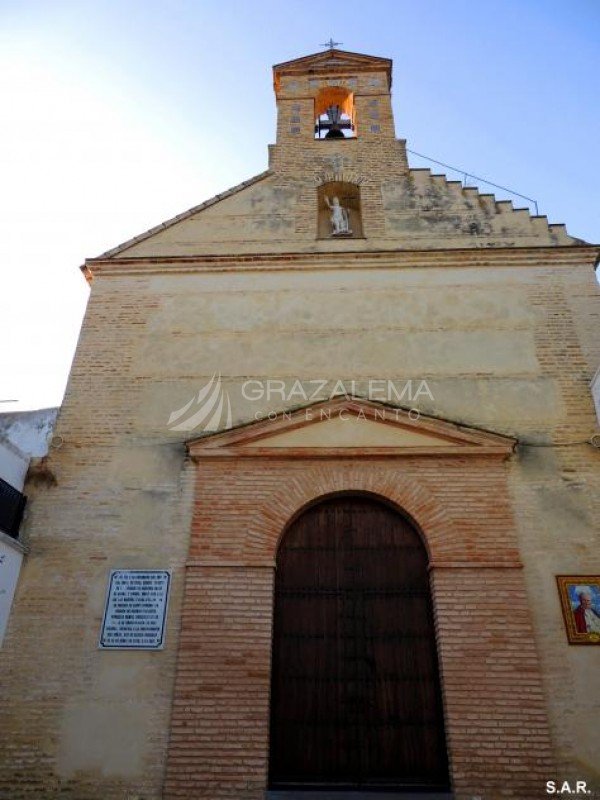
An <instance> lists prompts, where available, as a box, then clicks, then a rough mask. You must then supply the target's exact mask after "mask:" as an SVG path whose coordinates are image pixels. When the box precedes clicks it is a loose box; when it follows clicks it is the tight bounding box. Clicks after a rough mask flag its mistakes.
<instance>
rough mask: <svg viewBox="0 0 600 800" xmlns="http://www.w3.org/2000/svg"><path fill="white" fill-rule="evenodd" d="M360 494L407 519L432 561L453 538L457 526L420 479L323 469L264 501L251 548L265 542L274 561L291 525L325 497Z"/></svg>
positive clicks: (250, 533)
mask: <svg viewBox="0 0 600 800" xmlns="http://www.w3.org/2000/svg"><path fill="white" fill-rule="evenodd" d="M350 492H357V493H363V494H369V495H372V496H374V497H377V498H379V499H381V500H382V501H384V502H387V503H388V504H390V505H392V506H393V507H395V508H396V509H397V510H398V511H399V512H400V513H402V514H404V515H406V516H408V517H409V518H410V520H411V522H412V523H413V524H414V525H415V527H416V529H417V530H418V531H419V533H420V535H421V537H422V539H423V543H424V545H425V547H426V549H427V555H428V557H429V560H430V561H432V560H434V559H435V558H436V555H437V548H438V544H441V543H442V542H443V541H447V540H448V537H452V534H453V531H454V524H453V520H452V519H451V517H449V515H448V513H447V512H445V511H444V510H443V509H442V507H441V505H440V504H439V503H438V501H437V499H436V497H435V496H434V495H433V494H432V493H431V492H430V491H427V490H426V489H424V488H423V487H422V486H421V485H420V484H419V483H418V482H417V481H416V480H414V479H411V478H406V477H401V478H394V479H393V480H392V479H391V478H390V476H389V474H385V475H384V474H377V473H375V472H373V471H371V470H368V469H365V470H360V469H357V468H354V469H350V470H340V469H339V467H337V468H334V467H332V466H327V465H322V466H318V467H315V468H313V469H312V470H310V471H307V472H304V473H302V474H300V475H296V476H294V478H293V480H290V482H288V483H286V485H285V486H282V487H281V488H279V489H277V490H276V491H275V492H274V493H273V495H272V496H271V497H270V498H268V499H267V498H265V499H264V503H263V505H262V508H261V509H260V510H258V512H257V515H256V516H255V517H254V520H253V524H252V525H251V526H250V528H249V530H248V538H247V544H248V545H249V546H250V547H252V545H251V542H252V541H256V540H257V538H259V539H260V540H262V549H263V552H264V548H265V546H266V548H267V550H268V553H269V557H270V558H272V559H273V560H274V559H275V557H276V555H277V550H278V548H279V544H280V542H281V539H282V537H283V535H284V533H285V531H286V530H287V528H288V526H289V524H290V523H291V522H292V521H293V520H294V519H295V518H296V517H297V516H298V515H299V514H301V513H302V511H304V510H305V509H306V508H308V507H309V506H311V505H313V504H314V503H317V502H319V501H320V500H323V499H325V498H326V497H327V496H331V495H335V494H340V493H350Z"/></svg>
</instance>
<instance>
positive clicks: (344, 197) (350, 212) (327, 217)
mask: <svg viewBox="0 0 600 800" xmlns="http://www.w3.org/2000/svg"><path fill="white" fill-rule="evenodd" d="M317 236H318V238H319V239H329V238H347V237H354V238H356V237H361V236H363V225H362V213H361V206H360V189H359V187H358V186H357V185H356V184H355V183H347V182H345V181H330V182H329V183H325V184H322V185H321V186H319V189H318V221H317Z"/></svg>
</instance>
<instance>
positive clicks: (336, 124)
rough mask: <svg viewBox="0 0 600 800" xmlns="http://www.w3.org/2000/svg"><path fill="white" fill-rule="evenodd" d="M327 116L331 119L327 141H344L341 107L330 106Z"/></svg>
mask: <svg viewBox="0 0 600 800" xmlns="http://www.w3.org/2000/svg"><path fill="white" fill-rule="evenodd" d="M326 114H327V116H328V118H329V124H330V126H331V127H330V128H329V130H328V131H327V134H326V135H325V138H326V139H343V138H344V134H343V133H342V130H341V128H340V117H341V114H340V107H339V106H329V108H328V109H327V111H326Z"/></svg>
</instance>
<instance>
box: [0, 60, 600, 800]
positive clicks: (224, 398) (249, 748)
mask: <svg viewBox="0 0 600 800" xmlns="http://www.w3.org/2000/svg"><path fill="white" fill-rule="evenodd" d="M273 77H274V89H275V97H276V102H277V112H278V114H277V135H276V144H275V145H273V146H271V147H270V150H269V164H268V169H267V170H266V171H265V172H264V173H262V174H260V175H258V176H256V177H255V178H253V179H251V180H248V181H245V182H244V183H241V184H240V185H238V186H236V187H234V188H233V189H230V190H229V191H227V192H224V193H223V194H221V195H218V196H217V197H215V198H213V199H212V200H210V201H208V202H205V203H203V204H202V205H200V206H197V207H195V208H193V209H190V210H189V211H187V212H185V213H183V214H181V215H179V216H178V217H176V218H175V219H173V220H170V221H168V222H166V223H163V224H162V225H160V226H158V227H157V228H154V229H152V230H150V231H148V232H147V233H145V234H142V235H141V236H138V237H136V238H135V239H133V240H131V241H129V242H126V243H125V244H123V245H120V246H119V247H116V248H114V249H113V250H111V251H109V252H107V253H105V254H104V255H102V256H100V257H98V258H93V259H89V260H88V261H87V262H86V264H85V267H84V268H83V271H84V274H85V276H86V278H87V279H88V280H89V281H90V284H91V295H90V301H89V304H88V308H87V312H86V316H85V319H84V323H83V327H82V331H81V336H80V340H79V344H78V348H77V353H76V356H75V360H74V363H73V367H72V371H71V376H70V380H69V384H68V387H67V392H66V396H65V400H64V404H63V406H62V409H61V412H60V415H59V419H58V423H57V426H56V431H55V433H56V440H55V441H56V442H57V443H58V445H60V446H55V447H53V448H51V451H50V455H49V457H48V459H47V463H46V464H45V468H46V470H47V471H49V472H51V474H52V478H53V480H52V481H49V482H48V483H47V484H46V485H36V486H35V487H30V490H29V492H28V493H29V495H30V502H29V512H28V516H27V519H26V522H25V526H24V532H23V535H22V538H23V543H24V544H25V546H26V547H27V551H28V552H27V555H26V557H25V560H24V564H23V568H22V572H21V577H20V582H19V586H18V588H17V593H16V596H15V600H14V604H13V608H12V611H11V616H10V620H9V625H8V629H7V633H6V637H5V640H4V644H3V647H2V649H1V650H0V669H1V675H2V683H3V692H2V701H1V703H0V706H1V708H0V713H1V715H2V724H1V726H0V731H1V734H0V735H1V736H2V740H3V741H2V751H1V753H2V754H1V755H0V796H2V797H7V798H25V797H27V798H30V797H36V798H37V797H39V798H42V797H43V798H54V797H56V798H59V797H72V798H77V800H84V799H85V800H88V798H89V800H100V798H102V800H107V799H108V798H115V799H116V798H130V800H133V798H137V800H142V799H143V800H158V798H165V800H175V798H189V799H190V800H192V799H194V800H200V798H205V800H217V799H218V798H223V799H225V798H227V800H237V799H238V798H246V799H247V800H263V799H266V798H272V800H277V799H278V798H282V799H283V798H288V799H289V798H307V799H308V798H309V797H310V798H313V797H315V798H316V797H323V798H325V797H331V796H336V797H339V799H340V800H343V798H344V797H355V798H359V797H361V796H371V795H369V794H368V793H370V792H376V793H378V795H377V796H381V797H385V796H389V797H390V798H392V797H395V798H401V797H406V798H408V797H412V796H415V794H414V793H419V796H422V797H424V798H425V797H431V798H432V800H433V798H455V800H475V798H480V800H499V798H514V800H534V799H535V798H543V797H546V796H548V794H549V784H548V782H554V784H555V785H556V786H557V787H558V788H560V787H561V785H562V784H563V782H564V781H568V782H569V786H570V787H571V788H572V789H573V793H575V790H576V787H577V786H579V788H581V791H582V792H583V791H584V789H585V791H600V777H599V768H598V765H599V764H600V748H599V744H598V737H597V735H596V734H597V722H596V720H597V718H598V710H599V709H598V696H599V695H600V671H599V670H598V657H599V655H600V644H599V642H600V635H598V634H599V632H600V628H599V629H598V631H597V630H596V628H595V625H596V622H595V620H596V617H597V613H596V609H597V610H598V611H600V608H598V606H597V603H598V598H599V597H600V595H599V594H598V592H600V583H599V582H600V577H599V575H600V559H599V555H598V554H599V547H598V544H599V542H598V532H599V529H598V520H599V519H600V470H599V465H600V451H599V450H598V448H597V446H595V445H594V443H596V444H597V441H598V440H597V430H598V428H597V420H596V416H595V411H594V402H593V399H592V395H591V392H590V388H589V384H590V381H591V379H592V377H593V375H594V373H595V371H596V369H597V366H598V363H600V342H599V340H598V336H597V324H598V314H599V308H600V305H599V292H598V285H597V283H596V279H595V273H594V267H595V265H596V262H597V259H598V255H599V253H600V248H599V247H598V246H595V245H589V244H586V243H584V242H582V241H580V240H578V239H575V238H573V237H571V236H570V235H569V234H568V233H567V231H566V229H565V227H564V226H563V225H551V224H548V222H547V220H546V218H545V217H539V216H532V215H531V214H530V212H529V210H527V209H515V208H513V207H512V204H511V203H510V202H505V201H497V200H496V199H495V198H494V197H493V196H492V195H486V194H481V193H480V192H479V191H478V190H477V189H475V188H471V187H464V186H462V185H461V183H460V182H454V181H449V180H447V178H446V177H445V176H443V175H432V174H431V173H430V171H429V170H423V169H412V168H410V167H409V165H408V162H407V157H406V146H405V142H404V141H403V140H399V139H397V138H396V135H395V129H394V120H393V116H392V107H391V83H392V64H391V61H390V60H388V59H385V58H379V57H373V56H367V55H362V54H357V53H349V52H345V51H341V50H335V49H332V50H329V51H326V52H324V53H318V54H315V55H310V56H306V57H304V58H299V59H296V60H293V61H289V62H285V63H283V64H279V65H277V66H275V67H274V68H273ZM595 434H596V438H594V436H595ZM26 491H27V490H26ZM132 576H133V577H132ZM128 581H129V583H128ZM132 587H133V588H132ZM148 587H150V588H148ZM128 593H129V594H128ZM124 598H125V599H126V600H127V603H128V604H129V605H126V604H125V600H124ZM157 598H158V599H157ZM119 603H121V605H119ZM142 612H144V613H142ZM156 614H158V616H159V617H160V618H161V619H162V622H161V623H160V624H159V626H158V628H159V629H155V628H153V627H152V625H153V624H154V623H153V622H151V621H152V620H154V619H155V617H154V616H153V615H156ZM161 614H162V617H161ZM595 615H596V616H595ZM144 619H145V620H146V622H145V623H144V622H143V620H144ZM598 619H600V617H598ZM136 626H137V627H136ZM135 637H137V638H135ZM578 782H579V783H578ZM551 788H552V787H551V786H550V789H551ZM332 793H335V794H332ZM360 793H363V794H360ZM373 796H374V795H373Z"/></svg>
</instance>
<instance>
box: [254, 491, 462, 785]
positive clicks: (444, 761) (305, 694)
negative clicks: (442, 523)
mask: <svg viewBox="0 0 600 800" xmlns="http://www.w3.org/2000/svg"><path fill="white" fill-rule="evenodd" d="M269 784H270V788H271V789H279V790H287V791H290V792H293V791H299V792H300V791H304V790H308V789H315V790H319V789H320V790H324V791H327V790H334V789H335V790H338V791H342V790H344V789H346V790H348V791H349V792H351V791H372V790H375V791H385V790H389V791H402V790H406V791H408V790H413V791H420V792H424V793H425V794H424V797H426V796H427V794H426V793H427V792H431V793H433V792H445V791H446V790H448V788H449V774H448V758H447V749H446V737H445V728H444V718H443V710H442V697H441V688H440V681H439V674H438V661H437V648H436V640H435V630H434V623H433V613H432V599H431V592H430V587H429V575H428V558H427V551H426V549H425V545H424V543H423V540H422V539H421V536H420V534H419V532H418V531H417V529H416V528H415V526H414V525H413V524H412V523H411V522H410V520H409V519H408V518H406V517H405V516H403V515H402V514H400V513H398V511H396V510H395V509H394V508H393V507H391V506H390V505H388V504H386V503H384V502H381V501H380V500H379V499H378V498H375V497H373V496H370V495H365V494H354V493H352V494H341V495H335V496H330V497H328V498H325V499H323V500H321V501H320V502H317V503H316V504H314V505H311V506H309V507H308V508H307V509H305V510H304V511H303V512H302V513H301V514H299V515H298V516H297V517H296V518H295V519H294V520H293V521H292V523H291V524H290V525H289V527H288V528H287V531H286V532H285V534H284V536H283V538H282V540H281V543H280V546H279V550H278V554H277V570H276V575H275V602H274V622H273V658H272V677H271V717H270V760H269ZM341 796H343V795H341ZM438 796H439V795H438Z"/></svg>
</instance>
